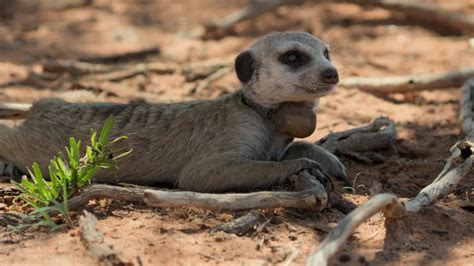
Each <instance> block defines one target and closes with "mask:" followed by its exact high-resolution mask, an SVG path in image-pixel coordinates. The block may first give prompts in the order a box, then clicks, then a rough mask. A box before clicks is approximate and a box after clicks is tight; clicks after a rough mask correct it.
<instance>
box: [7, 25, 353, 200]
mask: <svg viewBox="0 0 474 266" xmlns="http://www.w3.org/2000/svg"><path fill="white" fill-rule="evenodd" d="M235 70H236V72H237V77H238V78H239V80H240V81H241V84H242V87H241V89H240V90H238V91H237V92H235V93H233V94H230V95H226V96H224V97H221V98H218V99H215V100H205V101H193V102H185V103H175V104H112V103H67V102H65V101H63V100H60V99H45V100H40V101H38V102H35V103H34V104H33V107H32V109H31V111H30V112H29V114H28V116H27V118H26V120H25V121H24V122H23V123H22V124H21V125H20V126H18V127H6V126H1V127H0V157H2V158H3V159H4V161H5V162H9V164H10V165H8V164H4V165H7V167H2V168H8V169H10V170H11V169H12V167H11V164H13V165H14V166H15V167H16V168H18V169H20V170H21V171H24V170H25V169H26V168H27V167H29V166H30V165H31V164H32V163H33V162H35V161H36V162H38V163H39V165H40V166H41V168H42V170H43V173H47V172H48V171H47V165H48V163H49V160H50V159H51V158H52V157H53V156H54V155H55V154H57V152H58V151H60V150H62V149H64V146H66V145H67V141H68V138H69V136H74V137H76V138H78V139H81V140H83V141H87V140H88V139H89V135H90V128H94V129H100V128H101V126H102V125H103V123H104V120H105V119H106V118H107V117H108V116H109V115H111V114H112V115H114V116H115V118H116V124H115V127H114V129H113V132H112V133H113V135H115V136H121V135H126V136H128V140H124V141H123V142H121V143H120V145H124V146H126V147H127V148H133V152H132V153H131V154H130V155H128V156H126V157H124V158H123V159H121V161H120V163H119V169H118V170H117V171H116V172H113V171H109V170H103V171H102V172H100V174H98V175H97V176H96V177H95V182H103V183H117V182H128V183H136V184H147V185H150V184H157V183H172V184H175V185H176V186H177V187H179V188H182V189H187V190H192V191H207V192H219V191H229V190H248V189H255V188H264V187H270V186H271V185H274V184H278V183H279V182H282V181H284V180H286V178H288V177H290V176H291V175H293V174H297V173H298V172H300V171H302V170H309V171H310V172H311V173H313V174H314V175H316V176H317V177H319V178H321V179H324V177H323V175H322V174H321V173H320V172H319V171H324V172H325V174H327V175H329V176H333V177H336V178H339V179H342V180H344V181H348V180H347V178H346V174H345V169H344V166H343V165H342V163H340V162H339V160H338V159H337V157H335V156H334V155H332V154H331V153H329V152H327V151H325V150H324V149H323V148H321V147H318V146H316V145H314V144H311V143H307V142H301V141H295V142H293V137H294V136H296V137H305V136H308V135H310V134H311V133H312V132H313V131H314V129H315V114H314V112H313V110H312V107H313V103H314V101H316V100H318V99H319V98H320V97H322V96H325V95H327V94H329V93H331V92H332V91H333V89H334V86H335V85H336V83H337V82H338V73H337V70H336V68H335V67H334V66H333V65H332V64H331V61H330V59H329V54H328V48H327V45H326V44H325V43H323V42H322V41H321V40H319V39H317V38H315V37H313V36H312V35H310V34H308V33H302V32H286V33H274V34H270V35H267V36H264V37H262V38H260V39H258V40H257V41H256V42H255V43H254V44H253V45H252V46H250V47H249V48H248V49H247V50H245V51H243V52H242V53H241V54H240V55H238V56H237V58H236V60H235ZM288 113H290V114H292V115H293V118H290V119H288V118H287V116H286V115H287V114H288ZM282 117H283V118H282ZM290 117H291V115H290ZM288 121H290V123H291V121H309V122H303V123H299V124H298V123H297V126H296V129H295V128H294V127H295V126H289V127H288V125H287V123H288ZM321 168H322V170H321ZM3 170H4V169H0V171H3ZM0 174H3V173H0Z"/></svg>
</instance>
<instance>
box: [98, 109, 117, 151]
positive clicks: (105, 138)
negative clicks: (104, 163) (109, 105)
mask: <svg viewBox="0 0 474 266" xmlns="http://www.w3.org/2000/svg"><path fill="white" fill-rule="evenodd" d="M114 123H115V118H114V117H113V116H112V115H111V116H109V117H108V118H107V119H106V120H105V122H104V126H103V127H102V130H101V131H100V136H99V144H100V149H101V151H105V150H106V148H107V146H108V144H109V135H110V131H112V127H113V126H114Z"/></svg>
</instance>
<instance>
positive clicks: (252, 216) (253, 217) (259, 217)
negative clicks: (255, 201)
mask: <svg viewBox="0 0 474 266" xmlns="http://www.w3.org/2000/svg"><path fill="white" fill-rule="evenodd" d="M264 220H265V215H264V214H263V213H261V212H260V211H257V210H253V211H251V212H249V213H247V214H246V215H243V216H240V217H239V218H237V219H235V220H232V221H230V222H227V223H224V224H220V225H218V226H215V227H213V228H211V229H210V230H209V232H211V233H216V232H219V231H222V232H225V233H228V234H240V235H241V234H245V233H247V232H248V231H250V230H252V229H253V228H254V227H255V225H257V224H259V223H261V222H263V221H264Z"/></svg>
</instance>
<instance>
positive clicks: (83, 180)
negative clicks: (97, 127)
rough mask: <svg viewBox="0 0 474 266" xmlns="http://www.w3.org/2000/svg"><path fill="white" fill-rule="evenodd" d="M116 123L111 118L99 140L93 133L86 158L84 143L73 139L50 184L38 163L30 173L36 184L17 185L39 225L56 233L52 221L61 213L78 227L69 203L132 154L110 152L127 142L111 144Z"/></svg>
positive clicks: (54, 167)
mask: <svg viewBox="0 0 474 266" xmlns="http://www.w3.org/2000/svg"><path fill="white" fill-rule="evenodd" d="M114 123H115V120H114V117H113V116H110V117H109V118H107V120H106V121H105V123H104V126H103V127H102V130H101V132H100V135H99V137H97V132H96V131H94V130H93V129H91V144H90V146H87V147H86V149H85V155H83V156H82V157H81V156H80V150H81V141H77V140H76V139H75V138H74V137H70V138H69V148H68V147H65V149H66V154H67V157H66V156H64V154H63V153H61V152H59V153H58V156H55V157H54V158H53V159H52V160H51V162H50V163H49V165H48V170H49V179H50V180H46V179H45V178H44V176H43V173H42V172H41V169H40V167H39V165H38V163H36V162H35V163H33V165H32V171H31V170H30V169H28V171H29V174H30V177H31V180H32V181H30V180H29V179H27V178H23V179H22V181H21V182H20V183H17V182H13V183H14V185H15V186H16V187H17V188H18V189H19V190H20V191H21V194H20V195H19V197H20V198H21V199H22V200H24V201H25V202H26V203H27V204H28V205H30V206H31V207H32V208H33V211H32V212H31V213H30V215H32V216H34V217H37V218H39V222H38V223H36V224H35V225H37V226H41V225H44V226H48V227H51V228H52V229H56V228H58V226H59V225H58V224H56V222H55V221H54V220H53V219H52V218H51V214H52V213H60V214H61V216H62V218H63V220H64V221H65V222H66V224H67V225H68V226H70V227H73V226H74V225H73V223H72V221H71V217H70V216H69V209H68V200H69V199H70V198H71V197H73V196H74V195H76V194H77V193H79V192H80V191H81V190H83V189H84V188H85V187H87V186H88V185H89V184H90V183H91V180H92V178H93V177H94V176H95V175H96V174H97V173H98V172H99V171H100V170H101V169H103V168H112V169H116V168H117V160H118V159H119V158H122V157H123V156H126V155H128V154H129V153H130V152H131V150H129V151H125V152H124V149H123V148H119V149H111V148H110V144H113V143H116V142H118V141H120V140H122V139H126V138H127V137H126V136H121V137H119V138H116V139H114V140H112V141H110V140H109V136H110V132H111V130H112V127H113V126H114ZM117 153H118V155H116V154H117Z"/></svg>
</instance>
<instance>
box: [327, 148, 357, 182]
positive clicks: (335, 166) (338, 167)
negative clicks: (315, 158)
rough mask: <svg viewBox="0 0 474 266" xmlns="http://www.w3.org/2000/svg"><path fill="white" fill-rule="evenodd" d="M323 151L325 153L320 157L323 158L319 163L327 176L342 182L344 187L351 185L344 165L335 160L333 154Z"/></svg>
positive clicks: (337, 159)
mask: <svg viewBox="0 0 474 266" xmlns="http://www.w3.org/2000/svg"><path fill="white" fill-rule="evenodd" d="M324 151H325V153H324V154H322V157H325V158H324V159H322V160H321V161H320V164H321V166H322V167H323V169H324V171H325V172H326V173H327V174H328V175H329V176H333V177H335V178H337V179H339V180H341V181H343V182H344V183H345V184H346V185H352V181H351V180H350V179H349V178H348V177H347V173H346V167H345V166H344V164H342V163H341V161H340V160H339V158H337V157H336V156H335V155H334V154H332V153H330V152H328V151H326V150H324Z"/></svg>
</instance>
